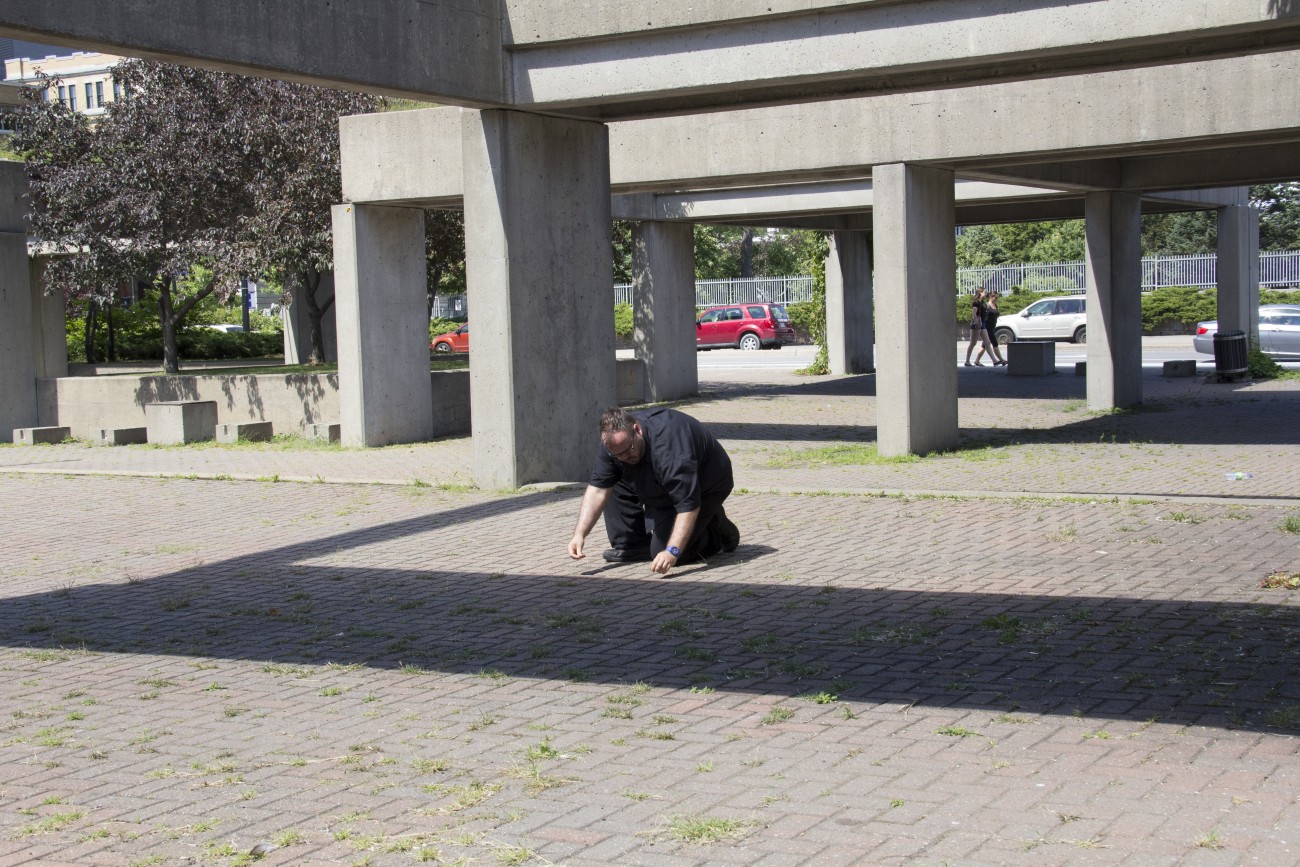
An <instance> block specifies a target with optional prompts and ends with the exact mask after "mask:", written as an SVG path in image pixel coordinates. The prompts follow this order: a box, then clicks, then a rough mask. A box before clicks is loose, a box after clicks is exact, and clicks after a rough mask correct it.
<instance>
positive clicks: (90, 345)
mask: <svg viewBox="0 0 1300 867" xmlns="http://www.w3.org/2000/svg"><path fill="white" fill-rule="evenodd" d="M86 363H87V364H94V363H95V298H94V296H93V295H92V296H91V297H90V298H89V299H88V300H87V301H86Z"/></svg>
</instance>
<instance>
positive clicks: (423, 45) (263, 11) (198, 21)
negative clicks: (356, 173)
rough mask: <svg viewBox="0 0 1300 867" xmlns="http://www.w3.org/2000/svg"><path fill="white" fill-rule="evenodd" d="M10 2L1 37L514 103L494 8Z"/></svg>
mask: <svg viewBox="0 0 1300 867" xmlns="http://www.w3.org/2000/svg"><path fill="white" fill-rule="evenodd" d="M166 12H167V14H161V10H160V9H159V7H158V5H157V4H156V3H153V2H151V0H115V2H113V3H101V2H97V0H42V2H35V3H34V2H31V0H0V34H3V35H5V36H14V37H16V38H19V39H28V40H30V41H32V42H40V43H45V44H49V45H70V46H73V47H77V48H82V49H93V50H97V51H106V52H109V53H113V54H126V55H130V56H136V57H153V58H157V59H160V60H169V61H173V62H177V63H186V64H189V65H192V66H194V65H197V66H207V67H209V68H213V69H224V70H229V71H234V72H242V73H244V74H246V75H269V76H272V77H275V78H283V79H287V80H291V81H310V82H313V83H316V84H323V85H327V86H331V87H339V88H343V89H355V90H365V91H369V92H373V93H384V94H389V95H394V96H412V97H420V96H423V95H426V94H427V95H432V94H438V95H440V96H441V97H442V101H444V102H453V103H468V102H473V103H474V104H490V105H500V104H502V103H503V102H504V99H505V92H504V86H503V74H502V71H503V68H504V61H503V58H502V54H501V20H500V13H499V7H498V5H497V3H496V0H457V2H455V3H410V2H406V0H365V2H363V3H319V2H314V0H195V2H187V3H185V4H183V5H182V6H177V7H175V8H168V9H167V10H166Z"/></svg>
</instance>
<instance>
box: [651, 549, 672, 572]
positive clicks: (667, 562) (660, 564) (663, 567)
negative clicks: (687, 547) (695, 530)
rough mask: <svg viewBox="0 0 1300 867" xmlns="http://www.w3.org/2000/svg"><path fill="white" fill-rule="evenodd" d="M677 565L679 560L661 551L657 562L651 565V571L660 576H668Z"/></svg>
mask: <svg viewBox="0 0 1300 867" xmlns="http://www.w3.org/2000/svg"><path fill="white" fill-rule="evenodd" d="M676 565H677V558H676V557H674V556H673V555H672V554H669V553H668V552H667V551H660V552H659V554H658V556H656V557H655V561H654V562H653V563H651V564H650V571H651V572H655V573H657V574H659V575H667V574H668V570H669V569H671V568H673V567H674V566H676Z"/></svg>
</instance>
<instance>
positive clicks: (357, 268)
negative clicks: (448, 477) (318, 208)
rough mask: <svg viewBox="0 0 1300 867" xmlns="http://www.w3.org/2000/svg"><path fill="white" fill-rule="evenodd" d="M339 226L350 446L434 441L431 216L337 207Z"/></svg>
mask: <svg viewBox="0 0 1300 867" xmlns="http://www.w3.org/2000/svg"><path fill="white" fill-rule="evenodd" d="M333 221H334V285H335V300H334V307H335V310H336V311H337V312H336V317H337V322H338V351H339V422H340V424H341V426H342V427H341V438H342V442H343V444H344V445H349V446H382V445H388V444H389V443H410V442H422V441H424V440H428V439H431V438H432V437H433V397H432V392H431V391H430V388H429V316H428V311H427V307H426V302H425V288H424V286H425V272H424V212H423V211H422V210H420V209H419V208H392V207H381V206H376V205H335V206H334V208H333ZM327 421H329V420H328V419H327Z"/></svg>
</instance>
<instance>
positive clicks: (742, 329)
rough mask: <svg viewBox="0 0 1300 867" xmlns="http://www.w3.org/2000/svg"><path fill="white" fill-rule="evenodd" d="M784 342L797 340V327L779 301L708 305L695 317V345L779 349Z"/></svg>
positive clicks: (718, 347) (699, 346) (721, 347)
mask: <svg viewBox="0 0 1300 867" xmlns="http://www.w3.org/2000/svg"><path fill="white" fill-rule="evenodd" d="M784 343H794V328H792V327H791V325H790V314H789V313H786V312H785V308H784V307H782V306H781V305H780V304H769V303H767V302H761V303H754V304H727V305H724V306H720V307H706V308H704V311H703V312H702V313H701V314H700V315H699V317H698V318H696V320H695V348H696V349H724V348H730V347H733V346H734V347H736V348H739V349H780V348H781V345H782V344H784Z"/></svg>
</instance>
